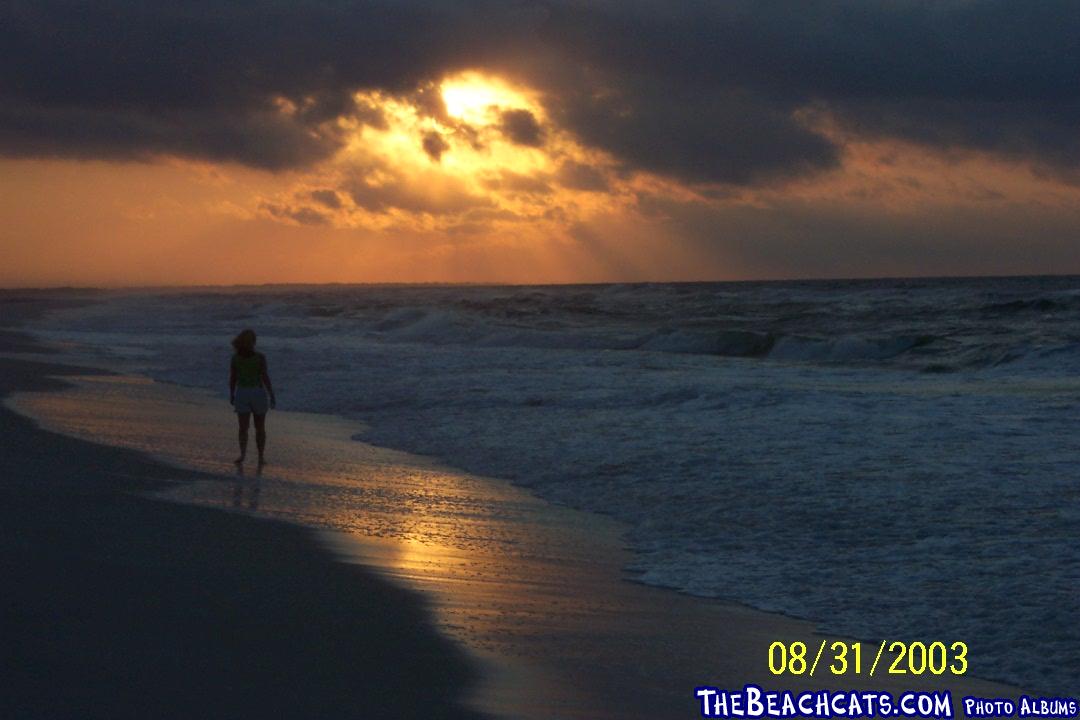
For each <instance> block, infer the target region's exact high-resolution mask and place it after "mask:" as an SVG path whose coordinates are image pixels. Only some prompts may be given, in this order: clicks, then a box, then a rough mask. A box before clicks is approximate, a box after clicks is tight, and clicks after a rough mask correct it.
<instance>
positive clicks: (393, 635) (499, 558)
mask: <svg viewBox="0 0 1080 720" xmlns="http://www.w3.org/2000/svg"><path fill="white" fill-rule="evenodd" d="M18 342H20V343H22V347H21V348H20V349H23V350H26V349H34V348H33V346H32V345H30V344H28V343H27V342H26V340H25V338H23V339H19V340H18ZM2 367H3V373H2V377H3V383H4V385H3V390H4V392H5V394H7V393H10V392H11V391H12V390H20V391H43V390H48V391H49V392H20V393H19V394H17V395H16V396H15V397H14V398H9V400H8V403H9V404H13V405H14V406H15V407H16V408H18V409H19V411H20V412H24V413H28V414H30V415H32V416H34V417H35V418H37V419H38V421H39V422H41V423H42V424H43V425H44V426H45V427H46V428H61V429H63V430H64V432H65V435H57V434H54V433H52V432H48V431H46V430H42V429H38V428H36V427H35V426H34V425H33V423H31V422H30V421H28V420H26V419H25V418H23V417H20V416H18V415H16V414H13V413H12V412H10V410H8V409H7V408H5V409H4V410H3V415H2V416H0V417H2V418H3V422H4V426H5V428H6V429H7V428H10V429H8V430H7V437H9V438H12V440H13V441H12V442H8V443H5V445H4V450H3V460H2V462H3V468H4V476H5V478H11V479H10V480H8V481H7V482H6V484H5V487H4V492H5V494H6V495H7V496H10V500H9V501H8V502H7V503H6V507H7V508H8V510H9V515H10V521H9V522H7V523H5V528H7V530H6V531H7V532H8V533H10V534H11V540H10V541H9V542H7V543H5V548H7V549H6V550H5V552H6V553H7V555H8V559H7V560H6V564H7V565H8V566H9V567H10V568H11V570H10V571H9V572H10V573H11V574H13V575H15V576H17V577H19V578H20V579H19V581H18V582H16V583H14V586H15V587H16V588H17V593H16V594H15V596H14V599H15V602H14V604H13V605H12V611H9V613H8V616H7V617H6V618H5V625H6V626H7V627H10V628H11V632H10V633H9V634H8V636H9V637H12V638H14V639H15V642H13V643H12V644H11V645H10V646H9V647H10V648H12V649H13V651H14V652H12V653H11V657H10V658H9V662H10V663H12V664H13V671H12V673H11V675H10V676H11V677H12V678H13V679H14V680H15V682H14V685H15V688H16V692H14V693H13V694H11V695H9V696H8V697H7V698H6V699H5V702H10V703H14V704H15V705H14V707H16V708H19V713H17V714H21V715H22V716H31V715H35V714H36V715H38V716H58V715H59V716H72V717H74V716H80V717H85V716H103V717H104V716H109V717H117V716H146V715H147V714H155V715H160V714H169V713H172V714H173V715H174V716H177V717H207V716H227V717H247V716H252V717H254V716H259V715H265V714H266V713H267V712H270V711H273V712H275V713H277V714H278V715H279V716H282V717H305V716H320V717H328V716H332V717H354V716H355V717H402V718H407V717H419V716H425V717H470V716H473V715H470V714H469V711H467V710H464V709H462V707H463V706H468V707H470V708H476V709H478V710H479V711H483V712H485V713H487V714H489V715H492V716H501V717H512V718H555V717H559V718H609V717H610V718H615V717H632V718H668V717H670V718H676V717H695V716H697V712H698V706H697V701H696V699H695V698H694V696H693V688H694V687H695V686H697V685H700V684H711V685H717V686H726V687H730V688H737V687H741V686H742V684H743V683H746V682H755V683H758V684H760V685H763V686H767V687H773V688H785V689H791V690H803V689H824V688H832V689H856V688H857V689H876V690H890V691H893V692H900V691H902V690H905V689H920V690H932V689H949V690H952V691H953V693H954V696H960V695H962V694H979V695H982V696H985V697H1016V696H1017V695H1018V694H1019V692H1020V691H1019V690H1018V689H1017V688H1010V687H1006V686H1001V685H997V684H992V683H987V682H983V681H979V680H975V679H973V678H970V677H965V678H948V677H944V678H943V677H926V676H924V677H921V678H918V679H914V678H906V677H903V676H887V675H886V676H882V675H880V674H879V675H878V676H877V677H874V678H870V677H868V676H866V675H865V674H864V675H862V676H855V675H854V674H851V673H849V674H847V675H844V676H837V677H832V676H824V677H822V676H821V675H820V674H819V676H818V677H815V678H809V677H793V676H790V675H788V676H785V677H783V678H777V677H776V676H773V675H771V674H770V673H769V671H768V669H767V661H766V651H767V648H768V646H769V644H770V643H771V642H773V641H774V640H782V641H785V642H792V641H795V640H802V641H804V642H806V643H807V644H809V645H810V646H811V647H816V645H817V643H819V642H820V639H821V636H820V635H817V634H816V633H815V626H814V624H813V623H809V622H805V621H801V620H795V619H792V618H788V617H784V616H781V615H775V614H769V613H763V612H759V611H756V610H753V609H750V608H746V607H743V606H740V605H735V604H731V603H723V602H717V601H707V600H702V599H700V598H694V597H690V596H685V595H681V594H678V593H675V592H672V591H668V590H663V589H660V588H655V587H647V586H643V585H639V584H636V583H633V582H627V580H628V579H632V578H628V576H627V575H626V574H625V573H624V571H623V570H622V568H623V567H625V565H626V564H627V563H628V562H629V560H630V556H629V554H628V553H627V551H626V550H625V548H624V547H623V544H622V542H621V537H620V533H621V528H620V526H619V525H618V524H617V523H615V522H614V521H611V520H609V519H607V518H603V517H600V516H595V515H590V514H586V513H580V512H576V511H572V510H569V509H567V508H562V507H555V506H551V505H549V504H547V503H544V502H541V501H539V500H537V499H535V498H533V497H532V496H531V495H529V494H528V493H527V492H525V491H523V490H520V489H518V488H514V487H511V486H508V485H507V484H505V483H502V482H499V481H496V480H490V479H486V478H477V477H474V476H469V475H466V474H463V473H460V472H457V471H454V470H452V469H448V468H444V467H442V466H440V465H439V464H438V463H434V462H432V461H429V460H427V459H424V458H417V457H415V456H409V455H407V454H404V453H396V452H394V451H388V450H383V449H380V448H374V447H372V446H369V445H366V444H364V443H360V442H355V441H353V440H352V439H351V437H352V435H353V434H354V433H355V432H356V431H357V429H358V428H357V426H356V425H355V423H350V422H346V421H343V420H339V419H335V418H328V417H325V416H316V415H306V414H303V413H290V412H282V411H279V412H277V413H275V416H274V418H273V424H272V425H271V438H272V443H273V445H272V447H273V453H272V458H273V462H272V464H271V465H270V466H268V468H267V470H266V472H265V473H264V474H263V476H262V477H261V478H260V479H258V481H257V482H256V484H254V485H253V484H252V483H253V480H252V478H251V476H250V474H249V475H247V476H234V477H229V475H228V474H226V473H228V464H227V461H225V460H223V458H225V457H227V456H228V451H229V450H230V447H229V446H230V444H231V442H232V438H231V434H230V433H229V432H228V429H229V427H230V426H229V424H228V422H229V421H230V418H229V417H228V415H227V413H224V412H223V410H222V407H221V401H220V399H219V398H216V397H210V396H208V395H207V394H206V393H203V392H200V391H192V390H188V389H184V388H178V387H173V386H168V385H161V384H158V383H152V382H149V381H146V380H140V379H138V378H122V377H116V376H108V375H102V374H101V373H100V371H93V372H90V371H81V374H80V371H78V370H76V369H73V368H70V367H65V366H60V365H51V364H45V363H41V362H25V361H20V360H11V359H9V360H4V361H3V365H2ZM53 375H62V376H65V375H66V376H72V377H71V378H70V383H69V384H67V385H65V383H61V382H57V381H55V380H52V379H47V378H46V377H45V376H53ZM68 435H76V436H78V437H79V438H81V439H75V438H72V437H69V436H68ZM88 440H94V441H95V442H93V443H92V442H87V441H88ZM96 442H104V443H109V444H110V445H116V446H121V447H122V448H124V449H119V448H116V447H106V446H103V445H99V444H96ZM151 451H152V452H153V453H154V454H155V455H156V456H157V457H160V458H164V459H166V460H168V463H160V462H157V461H154V460H151V459H149V457H148V455H147V452H151ZM182 468H187V469H182ZM253 487H255V488H258V489H257V491H256V493H257V494H256V495H253V494H252V488H253ZM147 494H152V495H153V496H154V497H155V498H162V497H164V498H167V499H170V500H180V501H182V503H184V504H179V503H176V502H161V501H160V500H158V499H151V498H150V497H148V496H147ZM197 505H203V506H205V505H209V506H214V507H217V508H221V509H213V508H210V509H208V508H205V507H198V506H197ZM223 510H228V511H223ZM252 511H255V512H256V513H257V514H258V515H261V516H271V517H282V518H287V519H289V520H291V521H293V522H295V523H303V524H305V525H308V526H311V527H314V528H326V529H328V531H327V532H322V533H321V534H320V535H319V536H316V535H314V534H312V533H311V532H310V531H308V530H305V529H304V528H302V527H299V526H297V525H294V524H282V523H277V522H270V521H267V520H265V519H260V518H258V517H253V516H252V515H251V513H252ZM316 538H318V540H317V539H316ZM335 560H338V561H342V560H343V561H345V562H337V561H335ZM387 580H389V581H391V582H390V583H389V584H388V582H387ZM420 597H424V598H425V599H426V604H425V602H421V601H420V600H419V598H420ZM429 611H430V612H429ZM451 640H453V641H457V642H456V643H453V644H452V642H451ZM470 665H471V666H472V667H473V668H475V669H476V670H477V672H476V674H474V675H470V672H469V669H468V668H469V667H470ZM864 673H865V669H864ZM58 679H63V680H64V682H61V681H60V680H58ZM470 681H471V682H470ZM418 685H422V687H423V691H422V692H418V691H417V690H416V688H417V686H418ZM58 689H59V690H60V691H58ZM86 708H91V710H90V711H89V713H90V715H87V712H85V710H86Z"/></svg>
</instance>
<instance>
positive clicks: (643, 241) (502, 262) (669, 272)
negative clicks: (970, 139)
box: [0, 71, 1080, 285]
mask: <svg viewBox="0 0 1080 720" xmlns="http://www.w3.org/2000/svg"><path fill="white" fill-rule="evenodd" d="M355 100H356V104H357V108H358V110H357V111H356V113H354V114H353V115H352V116H351V117H349V118H345V119H340V120H337V121H328V122H332V123H336V124H335V125H334V128H333V131H334V132H335V133H340V134H341V136H342V137H344V138H346V142H345V144H344V146H343V148H342V149H341V151H340V152H338V153H337V154H336V155H335V156H334V157H333V158H331V159H330V160H327V161H325V162H323V163H321V164H320V165H318V166H316V167H314V168H309V169H305V170H297V171H290V172H284V173H277V174H274V173H268V172H262V171H257V170H252V169H247V168H243V167H239V166H236V165H224V164H222V165H216V164H210V163H197V162H189V161H181V160H170V159H162V160H159V161H157V162H155V163H108V162H77V161H61V160H10V159H8V160H0V197H3V198H4V200H3V202H4V207H3V217H2V220H3V222H2V223H0V285H26V284H30V285H33V284H58V283H60V284H65V283H67V284H175V283H187V284H191V283H226V284H229V283H260V282H363V281H369V282H410V281H414V282H415V281H423V282H430V281H477V282H585V281H609V280H610V281H615V280H664V279H740V278H750V277H761V276H763V275H764V276H771V277H776V276H779V275H781V274H787V275H788V276H798V275H799V274H800V267H805V264H804V265H802V266H791V267H790V268H789V267H788V266H786V265H782V264H777V265H776V266H775V268H778V269H774V267H773V266H771V265H767V264H763V262H764V261H761V262H759V261H758V260H757V259H755V258H756V257H757V256H756V255H755V253H756V252H757V251H756V250H755V247H757V246H758V245H760V246H763V247H764V246H769V244H770V243H772V244H774V245H775V244H776V243H779V244H780V245H783V244H784V243H788V244H789V246H790V248H795V249H798V247H800V243H804V242H806V238H807V235H806V232H808V231H807V230H806V228H808V227H812V223H810V222H807V221H806V220H807V218H811V219H813V218H814V217H816V218H818V220H820V218H821V217H822V213H832V215H833V216H834V217H837V218H845V219H850V221H851V227H853V228H856V229H858V228H859V227H862V226H864V225H865V224H866V221H867V220H868V219H869V220H873V221H875V222H877V221H881V219H882V218H884V219H885V222H886V224H887V223H888V222H890V221H891V220H892V219H894V218H895V219H899V220H901V221H904V222H907V221H908V220H911V222H912V225H911V227H912V228H915V230H913V233H918V232H925V233H932V232H934V228H935V227H936V226H945V225H946V224H947V223H948V222H954V221H955V222H957V223H961V222H966V223H968V224H969V225H970V222H971V220H970V219H971V218H976V219H977V220H978V221H979V222H984V223H985V224H986V225H987V227H988V228H989V229H991V230H994V229H995V226H997V225H1001V223H1006V224H1007V223H1008V222H1014V224H1016V225H1017V227H1020V226H1021V225H1022V224H1023V223H1024V222H1027V223H1028V224H1030V220H1029V218H1032V217H1034V218H1036V219H1039V218H1043V217H1045V218H1048V220H1047V222H1048V223H1049V222H1051V221H1053V222H1057V223H1058V226H1060V227H1071V226H1069V225H1068V223H1071V222H1074V221H1075V220H1076V218H1077V210H1076V209H1077V208H1080V187H1078V186H1077V185H1069V184H1066V183H1063V182H1062V181H1060V179H1056V178H1053V177H1049V176H1045V175H1040V174H1039V173H1037V172H1035V171H1034V170H1032V169H1031V168H1030V167H1028V166H1026V165H1023V164H1020V163H1009V162H1006V161H1003V160H1000V159H995V158H992V157H989V156H984V155H978V154H975V153H968V154H965V155H956V154H942V153H935V152H932V151H930V150H927V149H925V148H920V147H917V146H914V145H910V144H903V143H898V142H893V141H867V140H865V139H859V138H853V137H842V136H840V135H839V134H838V131H837V130H835V129H831V128H828V127H824V128H818V129H820V130H824V131H825V132H827V133H829V134H830V135H831V137H833V139H834V140H835V141H836V142H837V143H838V144H839V145H841V146H842V147H843V148H844V149H845V154H844V162H843V165H842V167H840V168H839V169H837V170H835V171H833V172H830V173H825V174H819V175H815V176H811V177H804V178H800V179H795V180H792V181H789V182H787V183H786V184H783V185H774V186H771V187H759V188H741V187H720V186H713V187H702V186H692V185H688V184H684V183H680V182H678V181H675V180H672V179H670V178H664V177H660V176H656V175H650V174H648V173H643V172H631V171H629V170H627V169H626V168H624V167H621V166H620V164H619V163H618V161H617V160H616V159H615V158H612V157H611V156H608V155H606V154H605V153H603V152H600V151H597V150H595V149H593V148H589V147H586V146H584V145H583V144H581V142H580V141H578V140H577V138H575V137H574V136H573V135H572V134H571V133H568V132H567V131H565V130H563V129H562V128H560V127H558V126H557V125H555V123H554V122H553V120H552V118H551V117H549V116H548V115H547V114H546V113H545V112H544V107H543V103H542V98H541V97H539V96H538V95H537V94H536V93H534V92H532V91H531V90H530V89H529V88H524V87H519V86H517V85H515V84H513V83H511V82H510V81H508V80H505V79H502V78H498V77H494V76H489V75H485V74H483V73H479V72H475V71H472V72H466V73H462V74H459V75H455V76H452V77H448V78H445V79H444V80H443V81H442V82H441V83H440V84H438V85H431V86H428V87H422V88H418V89H416V91H415V92H413V93H407V94H402V95H389V94H386V93H381V92H366V93H359V94H357V95H356V97H355ZM305 102H306V101H303V102H299V104H297V103H295V102H292V101H288V100H281V101H279V102H278V104H277V112H280V113H283V114H294V113H298V112H303V111H305V109H306V108H305ZM507 113H511V114H516V117H517V118H518V119H521V118H522V117H524V118H525V119H526V120H528V119H529V118H531V121H530V122H533V123H535V127H534V129H537V130H538V132H537V133H535V134H534V135H533V136H531V137H529V136H524V137H523V136H521V135H520V134H518V135H517V136H515V134H514V133H513V132H511V130H510V129H508V126H507ZM1058 226H1053V228H1051V230H1053V232H1050V231H1047V232H1045V233H1044V235H1046V236H1047V237H1049V236H1050V235H1051V234H1054V236H1055V237H1056V236H1058V235H1060V236H1061V237H1064V238H1068V237H1071V236H1070V235H1068V234H1067V233H1061V232H1057V230H1056V229H1055V228H1057V227H1058ZM844 227H847V226H844ZM1048 227H1050V225H1048ZM822 232H825V234H826V235H828V234H829V233H830V232H832V231H831V230H827V231H822ZM1019 234H1020V233H1019V231H1018V236H1019ZM1026 238H1027V235H1025V241H1027V239H1026ZM826 247H827V245H826ZM852 247H854V245H853V246H852ZM1002 247H1003V246H1002ZM894 250H895V251H893V250H890V251H889V252H893V255H889V254H888V253H885V254H883V255H881V257H883V258H884V259H883V260H881V261H880V263H881V264H879V265H872V264H870V263H871V260H873V257H876V256H871V255H869V254H867V255H866V257H868V258H870V260H868V261H867V263H868V264H867V266H866V268H867V269H866V272H872V273H875V274H889V272H890V268H892V271H895V272H904V273H908V272H909V271H910V268H909V266H906V265H902V264H898V263H899V260H897V259H896V258H901V257H902V256H903V248H899V249H894ZM763 252H764V251H763ZM800 252H804V253H807V252H810V253H812V252H813V251H812V249H811V250H806V249H802V250H800ZM860 252H862V250H860ZM866 252H867V253H869V252H870V251H869V250H867V251H866ZM789 255H790V253H788V254H785V253H780V254H779V255H777V257H780V258H781V259H783V258H785V257H789ZM779 262H780V261H778V263H779ZM874 262H878V261H876V260H874ZM889 263H892V265H889ZM822 267H823V268H824V267H826V266H825V265H822ZM911 267H915V269H916V271H920V270H919V269H918V267H917V266H915V265H912V266H911ZM1009 267H1012V266H1009ZM785 268H788V269H785ZM942 268H944V269H942ZM1053 269H1055V270H1058V271H1061V270H1074V271H1075V270H1080V268H1075V267H1070V268H1056V267H1055V268H1053ZM856 270H857V271H858V272H862V271H863V268H862V267H861V266H860V267H858V268H856ZM964 270H965V266H963V265H962V264H958V265H956V266H954V267H952V268H951V269H949V268H946V267H945V266H943V265H942V266H940V267H939V268H938V271H940V272H962V271H964ZM934 271H935V268H926V269H925V270H921V272H924V273H932V272H934ZM976 271H977V269H976ZM807 272H813V271H807ZM827 272H828V270H827V269H823V270H821V273H823V274H827ZM839 272H841V273H843V272H846V271H843V270H841V271H839Z"/></svg>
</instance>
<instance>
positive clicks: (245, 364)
mask: <svg viewBox="0 0 1080 720" xmlns="http://www.w3.org/2000/svg"><path fill="white" fill-rule="evenodd" d="M233 367H234V368H236V384H237V385H239V386H240V387H262V358H260V357H259V354H258V353H254V354H252V355H248V356H247V357H244V356H243V355H240V354H237V355H233Z"/></svg>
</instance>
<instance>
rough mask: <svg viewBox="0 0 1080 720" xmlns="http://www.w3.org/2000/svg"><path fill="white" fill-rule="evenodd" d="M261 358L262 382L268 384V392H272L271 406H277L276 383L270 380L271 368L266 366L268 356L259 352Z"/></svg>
mask: <svg viewBox="0 0 1080 720" xmlns="http://www.w3.org/2000/svg"><path fill="white" fill-rule="evenodd" d="M259 359H260V360H261V361H262V363H261V364H262V383H263V385H265V386H266V392H268V393H270V407H272V408H273V407H276V406H277V398H275V397H274V384H273V383H271V382H270V370H269V368H268V367H267V366H266V356H265V355H263V354H261V353H260V354H259Z"/></svg>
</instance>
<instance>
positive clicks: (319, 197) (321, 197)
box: [308, 190, 341, 210]
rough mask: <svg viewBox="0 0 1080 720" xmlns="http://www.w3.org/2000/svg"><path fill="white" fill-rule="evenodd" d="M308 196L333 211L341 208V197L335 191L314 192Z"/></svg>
mask: <svg viewBox="0 0 1080 720" xmlns="http://www.w3.org/2000/svg"><path fill="white" fill-rule="evenodd" d="M308 196H309V197H310V198H311V199H312V200H314V201H315V202H317V203H319V204H320V205H325V206H326V207H328V208H330V209H331V210H338V209H340V208H341V197H340V196H339V195H338V194H337V191H335V190H312V191H311V192H310V193H309V194H308Z"/></svg>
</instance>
